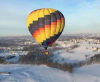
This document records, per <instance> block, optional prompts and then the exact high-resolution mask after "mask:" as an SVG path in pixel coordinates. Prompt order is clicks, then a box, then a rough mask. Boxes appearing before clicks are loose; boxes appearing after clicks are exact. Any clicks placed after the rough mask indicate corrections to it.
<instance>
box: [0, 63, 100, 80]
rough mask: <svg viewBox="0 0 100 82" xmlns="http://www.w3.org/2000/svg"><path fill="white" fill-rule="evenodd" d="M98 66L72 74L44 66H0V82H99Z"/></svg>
mask: <svg viewBox="0 0 100 82" xmlns="http://www.w3.org/2000/svg"><path fill="white" fill-rule="evenodd" d="M99 68H100V65H99V64H94V65H90V66H84V67H81V68H76V69H75V70H74V72H73V73H68V72H66V71H61V70H58V69H56V68H50V67H47V66H45V65H40V66H38V65H33V66H32V65H20V64H10V65H0V72H11V74H0V82H100V69H99Z"/></svg>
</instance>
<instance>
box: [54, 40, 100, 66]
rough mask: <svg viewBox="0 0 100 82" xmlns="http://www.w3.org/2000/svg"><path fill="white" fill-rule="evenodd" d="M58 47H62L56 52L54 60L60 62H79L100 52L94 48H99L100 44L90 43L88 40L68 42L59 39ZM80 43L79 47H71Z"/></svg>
mask: <svg viewBox="0 0 100 82" xmlns="http://www.w3.org/2000/svg"><path fill="white" fill-rule="evenodd" d="M57 44H58V45H59V46H58V47H60V48H62V49H61V50H57V51H55V52H54V57H53V60H54V62H59V63H61V64H62V63H78V62H80V61H85V60H87V59H89V58H90V57H92V56H94V55H96V54H100V51H94V50H93V49H94V48H99V47H100V44H94V43H91V44H89V43H88V42H86V41H82V42H80V43H73V42H71V43H68V42H67V41H65V42H64V41H58V42H57ZM75 45H78V47H76V48H73V49H71V47H73V46H75Z"/></svg>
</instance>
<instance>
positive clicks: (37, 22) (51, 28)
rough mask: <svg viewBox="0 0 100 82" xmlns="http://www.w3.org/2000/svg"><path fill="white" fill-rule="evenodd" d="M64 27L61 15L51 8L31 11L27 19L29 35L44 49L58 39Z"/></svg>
mask: <svg viewBox="0 0 100 82" xmlns="http://www.w3.org/2000/svg"><path fill="white" fill-rule="evenodd" d="M64 25H65V19H64V16H63V14H62V13H61V12H60V11H58V10H56V9H51V8H43V9H37V10H35V11H32V12H31V13H30V14H29V16H28V18H27V27H28V29H29V31H30V33H31V34H32V36H33V37H34V38H35V39H36V40H37V41H38V42H39V43H40V44H41V45H43V46H44V47H45V49H46V48H47V47H48V46H49V45H51V44H53V43H54V42H55V41H56V40H57V39H58V37H59V36H60V35H61V33H62V31H63V28H64Z"/></svg>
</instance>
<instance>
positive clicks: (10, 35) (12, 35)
mask: <svg viewBox="0 0 100 82" xmlns="http://www.w3.org/2000/svg"><path fill="white" fill-rule="evenodd" d="M80 34H100V33H63V34H61V35H80ZM14 36H15V37H16V36H32V35H31V34H15V35H14V34H9V35H0V37H14Z"/></svg>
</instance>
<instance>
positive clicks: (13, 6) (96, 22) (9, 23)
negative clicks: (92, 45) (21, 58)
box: [0, 0, 100, 36]
mask: <svg viewBox="0 0 100 82" xmlns="http://www.w3.org/2000/svg"><path fill="white" fill-rule="evenodd" d="M39 8H54V9H58V10H60V11H61V12H62V13H63V14H64V16H65V19H66V25H65V29H64V32H63V33H72V34H73V33H97V32H98V33H100V0H0V35H1V36H2V35H4V36H7V35H29V31H28V29H27V25H26V21H27V16H28V14H29V13H30V12H31V11H33V10H35V9H39Z"/></svg>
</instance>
